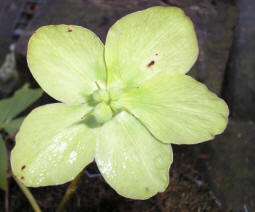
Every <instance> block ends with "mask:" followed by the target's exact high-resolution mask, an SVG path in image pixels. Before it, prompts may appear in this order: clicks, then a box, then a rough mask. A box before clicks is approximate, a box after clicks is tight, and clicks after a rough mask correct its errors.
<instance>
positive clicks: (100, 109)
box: [91, 89, 113, 124]
mask: <svg viewBox="0 0 255 212" xmlns="http://www.w3.org/2000/svg"><path fill="white" fill-rule="evenodd" d="M92 99H93V101H94V102H95V104H96V106H95V107H94V109H93V111H92V113H91V115H92V116H93V117H94V119H95V120H96V121H97V123H99V124H103V123H105V122H107V121H109V120H111V118H112V116H113V111H112V109H111V107H110V95H109V93H108V91H107V90H101V89H98V90H96V91H94V93H93V94H92Z"/></svg>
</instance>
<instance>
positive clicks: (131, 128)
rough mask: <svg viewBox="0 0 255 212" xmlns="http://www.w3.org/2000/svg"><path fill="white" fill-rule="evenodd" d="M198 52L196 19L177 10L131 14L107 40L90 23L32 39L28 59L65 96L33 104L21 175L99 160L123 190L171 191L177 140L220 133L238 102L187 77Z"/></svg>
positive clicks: (66, 176)
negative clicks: (229, 102) (230, 103)
mask: <svg viewBox="0 0 255 212" xmlns="http://www.w3.org/2000/svg"><path fill="white" fill-rule="evenodd" d="M197 56H198V44H197V38H196V33H195V31H194V27H193V24H192V22H191V21H190V19H189V18H188V17H187V16H185V14H184V13H183V11H182V10H181V9H178V8H176V7H152V8H149V9H146V10H143V11H139V12H135V13H132V14H130V15H127V16H125V17H123V18H122V19H120V20H119V21H117V22H116V23H115V24H114V25H113V26H112V27H111V29H110V30H109V32H108V35H107V39H106V44H105V46H104V45H103V43H102V42H101V41H100V39H99V38H98V37H97V36H96V35H95V34H94V33H93V32H91V31H89V30H88V29H85V28H82V27H79V26H68V25H56V26H54V25H50V26H44V27H41V28H40V29H38V30H37V31H36V32H35V34H34V35H33V36H32V38H31V39H30V41H29V46H28V55H27V59H28V65H29V68H30V70H31V72H32V74H33V76H34V78H35V79H36V81H37V82H38V83H39V84H40V85H41V87H42V88H43V89H44V90H45V91H46V92H47V93H48V94H49V95H51V96H52V97H53V98H55V99H56V100H58V101H60V102H63V103H56V104H49V105H45V106H41V107H39V108H37V109H35V110H34V111H32V112H31V113H30V114H29V115H28V116H27V118H26V119H25V121H24V122H23V124H22V126H21V129H20V131H19V133H18V135H17V138H16V141H17V143H16V146H15V148H14V150H13V151H12V156H11V162H12V169H13V173H14V174H15V175H16V176H17V177H18V178H19V179H21V180H22V181H23V183H24V184H25V185H27V186H31V187H38V186H48V185H58V184H62V183H66V182H68V181H70V180H72V179H73V178H74V177H76V176H77V175H78V173H79V172H81V171H82V170H83V169H84V167H86V166H87V165H88V164H89V163H91V162H92V161H93V160H94V159H95V161H96V163H97V165H98V168H99V170H100V172H101V174H102V175H103V177H104V179H105V180H106V181H107V182H108V183H109V185H110V186H111V187H112V188H114V189H115V190H116V191H117V192H118V193H119V194H120V195H123V196H125V197H128V198H133V199H147V198H149V197H151V196H153V195H155V194H156V193H158V192H162V191H164V190H165V189H166V188H167V186H168V183H169V168H170V165H171V163H172V160H173V153H172V149H171V145H170V143H174V144H195V143H200V142H204V141H207V140H211V139H213V138H214V136H215V135H217V134H220V133H222V132H223V130H224V129H225V127H226V124H227V119H228V107H227V105H226V104H225V102H224V101H223V100H222V99H220V98H218V97H217V96H216V95H215V94H213V93H211V92H210V91H209V90H208V89H207V88H206V87H205V86H204V85H203V84H201V83H199V82H197V81H196V80H194V79H192V78H191V77H189V76H187V75H185V73H187V72H188V71H189V70H190V68H191V67H192V65H193V64H194V63H195V61H196V59H197Z"/></svg>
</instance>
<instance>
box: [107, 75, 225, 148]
mask: <svg viewBox="0 0 255 212" xmlns="http://www.w3.org/2000/svg"><path fill="white" fill-rule="evenodd" d="M112 106H113V107H115V108H118V107H121V106H123V107H124V108H126V109H127V110H129V111H130V112H131V113H132V114H134V115H135V116H136V117H137V118H138V119H139V120H141V122H142V123H143V124H144V125H145V126H146V127H147V128H148V129H149V131H150V132H151V133H152V134H153V135H154V136H155V137H156V138H158V139H159V140H161V141H163V142H165V143H175V144H195V143H200V142H203V141H207V140H211V139H213V138H214V136H215V135H218V134H220V133H222V132H223V131H224V129H225V128H226V125H227V120H228V113H229V111H228V106H227V105H226V103H225V102H224V101H223V100H222V99H220V98H218V97H217V96H216V95H215V94H213V93H212V92H210V91H209V90H208V89H207V88H206V86H204V85H203V84H201V83H199V82H197V81H196V80H194V79H192V78H191V77H189V76H187V75H175V76H168V75H165V74H163V75H161V76H157V77H156V78H154V79H152V80H151V81H149V82H147V83H146V84H144V85H143V86H141V87H139V88H136V89H133V90H131V91H129V92H127V93H125V94H123V95H122V96H121V97H120V99H119V100H118V101H116V102H113V103H112Z"/></svg>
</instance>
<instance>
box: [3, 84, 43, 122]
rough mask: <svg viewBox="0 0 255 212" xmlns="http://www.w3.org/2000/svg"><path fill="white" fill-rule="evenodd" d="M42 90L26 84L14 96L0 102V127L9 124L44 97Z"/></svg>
mask: <svg viewBox="0 0 255 212" xmlns="http://www.w3.org/2000/svg"><path fill="white" fill-rule="evenodd" d="M42 93H43V91H42V90H41V89H30V88H29V87H28V85H27V84H25V85H24V86H23V87H22V88H21V89H19V90H18V91H16V92H15V94H14V96H12V97H10V98H7V99H4V100H1V101H0V125H2V124H4V123H5V122H9V121H10V120H12V119H13V118H15V117H16V116H17V115H19V114H20V113H21V112H22V111H24V110H25V109H26V108H28V107H29V106H30V105H31V104H32V103H34V102H35V101H36V100H38V99H39V98H40V97H41V96H42Z"/></svg>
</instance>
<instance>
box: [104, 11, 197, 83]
mask: <svg viewBox="0 0 255 212" xmlns="http://www.w3.org/2000/svg"><path fill="white" fill-rule="evenodd" d="M197 56H198V44H197V38H196V33H195V30H194V26H193V24H192V22H191V20H190V19H189V17H187V16H186V15H185V14H184V12H183V11H182V10H181V9H179V8H176V7H151V8H149V9H146V10H143V11H138V12H135V13H132V14H129V15H127V16H125V17H123V18H122V19H120V20H119V21H117V22H116V23H115V24H114V25H113V26H112V27H111V29H110V31H109V32H108V35H107V39H106V44H105V59H106V64H107V70H108V82H109V83H110V84H114V85H112V86H117V85H118V84H120V85H122V84H123V83H124V86H131V87H132V86H136V85H140V84H142V82H144V81H146V80H148V79H150V78H151V77H152V76H154V75H157V74H158V73H160V72H167V73H170V74H176V73H186V72H188V71H189V69H190V68H191V67H192V65H193V64H194V62H195V61H196V59H197ZM118 86H119V85H118ZM122 86H123V85H122Z"/></svg>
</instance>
